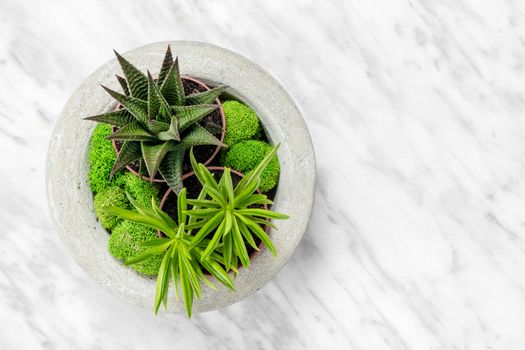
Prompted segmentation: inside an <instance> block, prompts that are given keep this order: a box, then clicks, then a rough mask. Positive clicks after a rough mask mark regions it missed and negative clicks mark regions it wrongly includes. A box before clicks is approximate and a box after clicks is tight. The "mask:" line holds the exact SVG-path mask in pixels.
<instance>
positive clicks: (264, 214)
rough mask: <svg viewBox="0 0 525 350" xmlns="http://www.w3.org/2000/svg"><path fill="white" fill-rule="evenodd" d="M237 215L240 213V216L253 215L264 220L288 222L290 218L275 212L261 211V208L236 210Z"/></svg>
mask: <svg viewBox="0 0 525 350" xmlns="http://www.w3.org/2000/svg"><path fill="white" fill-rule="evenodd" d="M236 213H239V214H240V215H253V216H260V217H263V218H270V219H276V220H286V219H288V218H289V216H288V215H286V214H281V213H277V212H275V211H271V210H266V209H259V208H246V209H238V210H236Z"/></svg>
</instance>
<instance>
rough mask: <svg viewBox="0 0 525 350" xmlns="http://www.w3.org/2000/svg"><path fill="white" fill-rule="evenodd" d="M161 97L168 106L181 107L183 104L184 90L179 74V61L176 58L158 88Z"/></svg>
mask: <svg viewBox="0 0 525 350" xmlns="http://www.w3.org/2000/svg"><path fill="white" fill-rule="evenodd" d="M160 91H161V92H162V95H163V96H164V98H165V99H166V101H167V102H168V104H169V105H170V106H172V105H175V106H183V105H184V102H185V97H184V88H183V86H182V80H181V78H180V72H179V59H178V58H176V59H175V62H173V65H172V66H171V67H170V70H169V72H168V74H167V75H166V78H165V79H164V81H163V82H162V85H161V87H160Z"/></svg>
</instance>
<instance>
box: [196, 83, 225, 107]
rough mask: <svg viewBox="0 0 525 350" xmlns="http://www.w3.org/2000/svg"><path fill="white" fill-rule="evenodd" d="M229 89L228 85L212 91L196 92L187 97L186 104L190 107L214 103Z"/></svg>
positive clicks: (217, 87)
mask: <svg viewBox="0 0 525 350" xmlns="http://www.w3.org/2000/svg"><path fill="white" fill-rule="evenodd" d="M227 88H228V87H227V86H226V85H219V86H216V87H214V88H213V89H211V90H207V91H203V92H195V93H193V94H191V95H188V96H186V104H188V105H200V104H207V103H213V101H214V100H215V99H216V98H217V97H219V96H220V94H222V93H223V92H224V91H225V90H226V89H227Z"/></svg>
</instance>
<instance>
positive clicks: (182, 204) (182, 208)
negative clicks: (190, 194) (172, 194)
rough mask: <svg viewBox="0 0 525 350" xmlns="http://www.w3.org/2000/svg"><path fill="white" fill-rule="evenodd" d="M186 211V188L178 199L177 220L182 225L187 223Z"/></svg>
mask: <svg viewBox="0 0 525 350" xmlns="http://www.w3.org/2000/svg"><path fill="white" fill-rule="evenodd" d="M186 209H187V202H186V188H183V189H182V190H181V191H180V192H179V195H178V197H177V218H178V219H179V223H181V224H183V223H185V222H186Z"/></svg>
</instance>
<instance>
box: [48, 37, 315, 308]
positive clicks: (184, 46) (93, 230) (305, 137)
mask: <svg viewBox="0 0 525 350" xmlns="http://www.w3.org/2000/svg"><path fill="white" fill-rule="evenodd" d="M167 44H168V42H159V43H155V44H151V45H147V46H144V47H141V48H138V49H135V50H132V51H130V52H128V53H126V54H125V55H124V56H125V57H126V58H128V59H129V60H130V61H131V62H133V63H134V64H135V65H137V66H138V67H139V68H140V69H143V70H145V69H150V70H151V69H154V68H155V67H158V66H159V64H160V62H161V61H162V57H163V54H164V52H165V49H166V46H167ZM169 44H171V47H172V51H173V53H174V55H178V56H179V61H180V68H181V72H182V73H183V74H187V75H190V76H195V77H199V78H202V79H203V80H204V81H208V82H211V83H222V84H226V85H228V86H229V87H230V88H229V92H230V93H232V94H234V95H236V96H238V97H239V98H241V99H242V100H244V101H246V102H247V103H248V104H250V105H251V106H252V107H253V108H254V109H255V110H256V112H257V113H258V115H259V117H260V118H261V122H262V124H263V126H264V127H265V129H266V130H267V133H268V134H269V136H270V139H271V141H272V142H273V143H278V142H280V143H281V147H280V149H279V153H278V154H279V159H280V162H281V178H280V184H279V190H278V192H277V195H276V198H275V204H274V209H275V210H277V211H279V212H283V213H286V214H288V215H290V217H291V218H290V219H289V220H287V221H280V222H277V223H276V224H277V226H278V228H279V231H272V232H271V233H270V234H271V237H272V240H273V241H274V243H275V246H276V249H277V251H278V256H277V257H273V256H272V255H271V254H270V253H269V252H268V251H267V250H264V251H262V252H261V254H258V255H257V256H256V258H255V259H254V261H253V264H252V267H251V268H250V269H249V270H245V269H241V271H240V273H239V275H238V276H237V278H236V279H235V285H236V291H235V292H234V293H232V292H230V291H228V290H227V289H226V288H224V287H222V286H220V284H218V283H215V284H216V285H217V287H218V290H217V291H213V290H210V289H209V288H208V287H206V286H204V290H203V296H202V298H201V300H200V301H196V302H195V304H194V312H205V311H210V310H214V309H217V308H221V307H224V306H227V305H229V304H232V303H235V302H237V301H239V300H241V299H243V298H245V297H246V296H248V295H250V294H251V293H253V292H255V291H256V290H258V289H259V288H261V287H262V286H263V285H264V284H265V283H266V282H268V281H269V280H270V279H271V278H272V277H273V276H274V275H275V274H276V273H277V272H278V271H279V270H280V269H281V268H282V267H283V266H284V264H285V263H286V261H287V260H288V258H289V257H290V255H291V254H292V252H293V250H294V249H295V247H296V246H297V244H298V243H299V240H300V239H301V237H302V235H303V233H304V231H305V229H306V226H307V224H308V220H309V217H310V212H311V208H312V204H313V197H314V184H315V158H314V153H313V148H312V144H311V140H310V136H309V134H308V131H307V128H306V126H305V124H304V121H303V119H302V117H301V114H300V112H299V110H298V109H297V107H296V106H295V104H294V102H293V101H292V100H291V98H290V97H289V95H288V94H287V93H286V91H285V90H284V89H283V88H282V87H281V85H280V84H279V83H278V82H277V81H276V80H275V79H273V78H272V77H271V76H270V75H269V74H268V73H266V72H265V71H263V70H262V69H261V68H260V67H259V66H257V65H256V64H254V63H252V62H251V61H249V60H247V59H246V58H244V57H242V56H240V55H238V54H235V53H233V52H231V51H228V50H225V49H222V48H219V47H217V46H213V45H209V44H204V43H198V42H187V41H177V42H170V43H169ZM119 71H120V69H119V67H118V64H117V62H116V60H112V61H110V62H107V63H106V64H104V65H103V66H102V67H100V68H99V69H98V70H97V71H95V72H94V73H93V74H92V75H91V76H90V77H88V78H87V79H86V80H85V81H84V82H83V83H82V84H81V86H80V87H79V88H78V89H77V90H76V91H75V92H74V94H73V95H72V96H71V98H70V99H69V101H68V102H67V104H66V106H65V107H64V109H63V111H62V113H61V115H60V117H59V118H58V120H57V122H56V126H55V129H54V132H53V136H52V139H51V144H50V147H49V156H48V161H47V169H46V172H47V192H48V200H49V207H50V210H51V215H52V217H53V220H54V222H55V226H56V229H57V232H58V234H59V235H60V237H61V239H62V241H63V242H64V244H65V245H66V247H67V248H68V250H69V251H70V253H71V254H72V255H73V256H74V258H75V259H76V261H77V262H78V263H79V264H80V266H82V268H84V269H85V270H86V271H87V272H88V273H89V274H90V275H91V276H92V277H93V278H94V279H95V280H96V281H97V282H98V283H99V284H101V285H102V286H104V287H106V288H108V289H110V290H111V291H113V292H114V293H116V294H117V295H120V296H121V297H122V298H123V299H125V300H127V301H129V302H131V303H133V304H136V305H139V306H142V307H147V308H150V307H151V306H152V303H153V295H154V289H155V285H154V279H149V278H145V277H142V276H139V275H138V274H136V273H135V272H134V271H133V270H131V269H129V268H127V267H125V266H123V265H122V263H121V262H119V261H117V260H115V259H113V258H112V257H111V256H110V255H109V253H108V251H107V249H106V245H107V239H108V234H107V232H106V231H105V230H104V229H103V228H102V227H101V226H100V225H99V223H98V222H97V220H96V217H95V214H94V209H93V203H92V194H91V191H90V189H89V184H88V180H87V179H88V177H87V173H88V163H87V149H88V143H89V138H90V135H91V132H92V130H93V127H94V123H90V122H86V121H83V120H82V118H83V117H85V116H88V115H93V114H97V113H102V112H104V111H107V110H109V108H111V106H112V105H113V102H112V100H111V98H110V97H109V96H108V95H107V94H106V93H105V92H104V91H103V90H102V89H101V88H100V87H99V84H104V85H107V86H109V87H112V88H117V85H116V84H117V83H116V80H115V79H114V74H115V73H117V72H119ZM171 292H172V295H171V297H170V303H169V307H168V311H172V312H181V310H182V309H183V305H182V304H181V303H180V302H179V303H177V302H175V299H174V296H173V290H172V291H171Z"/></svg>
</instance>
